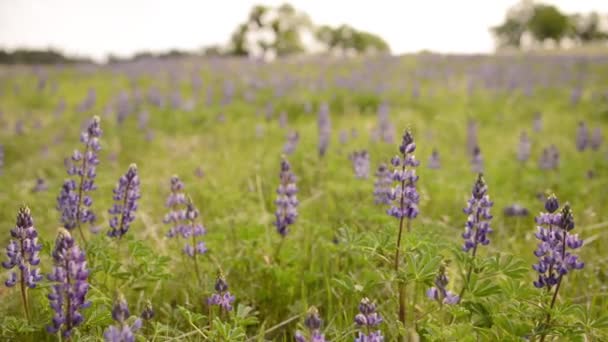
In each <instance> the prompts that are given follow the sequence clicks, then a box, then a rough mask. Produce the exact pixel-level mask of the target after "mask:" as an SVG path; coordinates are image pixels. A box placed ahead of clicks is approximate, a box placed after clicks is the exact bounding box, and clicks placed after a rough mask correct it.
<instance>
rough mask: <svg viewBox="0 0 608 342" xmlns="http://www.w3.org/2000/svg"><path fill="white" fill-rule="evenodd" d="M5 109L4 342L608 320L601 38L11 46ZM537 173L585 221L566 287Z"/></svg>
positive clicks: (0, 300)
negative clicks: (558, 47) (88, 57)
mask: <svg viewBox="0 0 608 342" xmlns="http://www.w3.org/2000/svg"><path fill="white" fill-rule="evenodd" d="M0 111H1V113H2V114H1V116H0V144H1V148H2V150H1V151H2V154H1V159H0V161H1V171H0V172H1V174H0V189H1V190H0V200H1V203H2V209H1V210H0V222H1V224H2V227H3V228H2V229H1V230H0V232H1V234H0V243H1V245H2V248H3V250H4V248H5V246H9V247H7V253H2V258H1V260H2V261H3V262H4V261H6V260H9V262H8V263H5V264H3V265H4V266H5V268H7V269H6V270H5V269H4V268H3V269H2V272H1V273H0V274H1V275H2V282H3V283H4V281H5V280H6V279H8V280H9V283H10V280H11V279H10V278H11V277H12V273H11V272H15V273H14V274H15V277H17V278H15V279H17V282H16V284H15V285H14V286H10V287H9V286H7V287H5V286H4V285H3V286H2V287H0V327H1V328H0V339H1V340H3V341H47V340H48V341H53V340H70V339H72V340H75V341H98V340H103V339H104V338H105V339H106V340H109V341H129V340H136V341H293V340H294V338H296V340H297V341H316V342H318V341H325V340H327V341H353V340H355V341H361V342H363V341H370V342H371V341H382V340H384V341H399V340H401V339H403V340H408V341H418V340H421V341H521V340H530V341H543V340H547V341H602V340H603V341H606V340H608V314H607V312H606V308H607V307H608V298H607V296H606V293H607V287H608V270H607V267H608V252H606V250H605V249H604V248H606V247H607V246H608V234H607V233H606V232H607V229H608V211H607V209H608V191H607V190H608V148H607V147H606V146H607V143H606V142H605V141H602V140H605V139H602V134H604V135H605V134H607V133H606V132H608V57H606V56H605V55H603V54H596V55H567V54H551V55H523V54H514V55H509V56H506V55H505V56H501V55H475V56H474V55H450V56H448V55H445V56H443V55H433V54H419V55H408V56H401V57H390V56H375V57H365V58H363V57H361V58H351V59H338V58H331V57H310V58H302V59H295V58H294V59H287V60H282V61H277V62H272V63H264V62H260V61H255V60H239V59H228V58H227V59H213V58H209V59H166V60H159V59H150V60H141V61H138V62H133V63H122V64H112V65H103V66H98V65H71V66H70V65H66V66H52V67H25V66H12V67H8V66H3V67H1V68H0ZM95 116H97V117H98V118H99V121H95V120H97V119H93V118H94V117H95ZM97 123H98V124H99V127H100V129H101V131H99V127H93V126H95V125H96V124H97ZM406 130H408V132H409V133H407V134H406V133H405V132H406ZM82 132H85V134H84V135H81V133H82ZM87 132H88V133H87ZM524 132H525V137H526V138H522V134H523V133H524ZM404 135H406V136H407V137H406V139H405V140H407V141H406V142H404V141H403V140H404ZM410 137H412V138H413V141H414V143H415V148H414V147H413V146H412V141H411V140H408V139H410ZM522 139H523V140H522ZM93 140H95V141H93ZM97 143H98V144H99V146H100V150H99V151H98V152H97V150H96V144H97ZM400 146H401V150H400ZM74 150H78V151H80V153H76V154H75V153H74ZM87 151H88V152H87ZM434 151H435V152H434ZM395 155H399V156H401V159H400V161H399V160H397V161H393V162H394V163H395V164H393V165H396V166H393V165H391V159H392V158H393V157H394V156H395ZM412 155H415V158H416V159H417V160H418V161H419V162H420V165H418V166H416V163H415V162H412V159H411V156H412ZM433 155H434V156H433ZM408 158H409V159H408ZM398 159H399V158H398ZM83 160H85V161H89V165H87V163H86V162H82V161H83ZM282 161H285V162H283V164H282ZM404 162H405V164H406V166H407V170H408V172H407V173H405V174H401V177H402V178H403V177H405V178H403V179H401V178H399V170H402V165H403V164H404ZM132 164H135V165H136V168H135V166H133V167H131V168H130V165H132ZM287 164H289V166H290V169H289V171H288V170H287ZM381 164H384V165H386V169H387V170H388V172H389V176H386V174H384V176H380V178H381V179H378V177H377V173H378V171H377V170H378V168H379V167H380V165H381ZM66 166H67V171H70V172H69V173H68V172H66ZM91 166H93V168H94V169H96V172H94V171H91ZM354 166H356V170H355V167H354ZM79 168H84V169H85V170H84V171H82V169H79ZM282 168H283V173H282V174H280V173H281V169H282ZM70 169H71V170H70ZM127 170H130V172H131V174H130V175H126V176H123V175H125V173H127ZM393 170H397V173H396V174H397V176H396V177H393V179H396V180H398V182H394V183H393V182H392V180H391V178H390V177H391V176H390V173H392V172H393ZM404 170H405V168H404ZM412 170H415V175H416V176H417V177H418V178H417V180H416V176H415V175H414V174H413V173H412V172H413V171H412ZM355 171H357V172H355ZM79 172H80V173H79ZM134 172H136V173H137V177H138V181H133V182H131V183H129V182H130V180H133V173H134ZM288 172H292V173H293V175H295V177H292V175H289V174H287V173H288ZM386 172H387V171H385V173H386ZM479 172H482V173H483V180H485V183H487V188H486V187H485V186H484V185H483V183H481V182H483V180H481V178H478V177H479V176H478V173H479ZM83 174H84V176H83ZM121 176H123V179H122V181H121V182H120V183H121V184H123V188H121V189H122V190H120V189H118V190H117V191H115V192H113V190H114V189H115V188H116V187H117V183H119V178H120V177H121ZM174 176H178V177H179V180H180V181H181V182H183V188H182V187H181V186H180V185H181V184H179V182H178V180H177V179H176V178H174V179H173V189H172V181H171V179H172V177H174ZM129 177H131V178H129ZM382 177H385V178H382ZM386 177H389V178H386ZM406 178H407V179H406ZM67 179H73V180H75V182H74V183H73V184H75V186H76V187H75V188H69V187H66V184H67V183H65V181H66V180H67ZM82 179H84V182H83V181H82ZM478 179H479V181H478ZM92 180H94V185H92V184H88V185H89V186H87V183H88V182H90V181H92ZM402 180H403V182H402ZM383 182H384V183H383ZM476 182H477V183H476ZM68 183H69V182H68ZM294 183H295V184H294ZM398 183H402V186H401V187H398V188H397V193H395V192H392V193H391V192H390V191H388V193H387V194H388V195H387V196H388V199H386V198H385V201H384V202H383V200H382V199H379V197H378V196H381V195H382V191H387V190H386V188H385V189H384V190H382V189H380V190H379V187H380V185H381V184H384V185H387V184H391V185H393V184H394V185H397V184H398ZM406 183H407V184H406ZM125 184H127V185H126V187H127V189H126V190H125V189H124V186H125ZM128 184H131V186H132V187H131V188H130V189H129V185H128ZM280 184H283V185H282V186H280ZM83 185H84V188H85V189H83ZM404 185H407V186H408V189H410V190H411V191H413V192H411V193H410V192H408V193H407V194H405V192H402V191H400V189H402V188H403V186H404ZM474 185H475V186H474ZM134 188H138V189H137V190H138V191H136V190H134ZM296 188H297V200H295V198H294V196H296V195H295V191H296ZM277 189H278V193H279V194H278V196H279V200H278V201H277ZM412 189H413V190H412ZM472 189H473V199H472V200H470V199H471V197H472ZM375 190H376V191H375ZM410 190H408V191H410ZM486 190H487V193H486ZM476 191H478V192H479V191H481V192H483V195H485V194H487V195H489V199H490V200H491V201H492V202H493V205H492V204H491V203H489V201H487V198H486V197H483V200H481V198H482V197H478V198H476V197H475V192H476ZM170 194H172V196H170ZM391 194H392V195H391ZM552 194H554V195H555V196H556V197H557V199H558V201H559V211H555V210H554V211H555V214H552V215H561V216H559V217H558V218H557V219H556V220H557V221H556V222H555V226H556V227H560V229H562V228H563V229H562V230H563V234H564V235H563V236H564V237H565V236H566V234H568V235H570V234H578V237H579V238H580V239H582V240H583V245H582V247H581V246H577V245H576V243H574V242H573V243H570V240H568V241H569V242H568V247H569V249H568V250H569V252H571V253H572V254H576V255H578V256H579V259H578V260H580V261H582V262H584V267H582V265H580V264H577V263H574V262H573V263H572V264H571V265H570V266H572V267H570V266H564V264H561V266H555V267H556V268H557V267H564V271H563V272H562V271H561V268H560V272H559V273H558V275H559V284H558V285H557V289H556V288H555V285H556V284H555V283H554V284H550V285H547V284H545V285H546V286H544V285H542V284H541V286H539V287H540V288H538V287H537V286H535V284H534V281H537V279H538V274H539V273H538V272H537V271H538V269H537V270H535V269H533V267H532V266H533V265H534V264H536V263H537V262H538V261H537V260H538V257H537V256H536V255H535V253H534V252H535V250H537V247H538V244H539V240H538V238H537V236H536V235H538V234H537V226H538V225H539V223H537V222H538V221H535V217H536V216H537V215H539V213H541V212H547V211H548V210H549V209H546V208H548V207H550V206H548V205H547V203H546V202H550V201H552V200H553V197H550V195H552ZM375 195H376V196H375ZM62 196H63V197H62ZM87 196H90V197H88V198H87ZM113 196H114V197H115V199H113ZM391 196H392V197H391ZM402 196H404V197H405V199H403V198H401V197H402ZM168 197H169V198H168ZM66 198H67V199H66ZM389 200H394V202H393V205H394V206H396V207H395V208H396V209H398V210H397V212H399V210H401V212H403V210H404V201H405V202H406V204H408V205H409V206H410V209H411V210H410V211H409V212H408V213H406V214H405V216H406V217H405V218H403V219H399V218H398V219H395V217H393V216H391V215H389V214H387V210H389V207H390V205H389V204H388V202H389ZM476 200H481V201H482V202H476ZM70 201H71V202H70ZM123 201H124V202H123ZM468 201H469V202H468ZM483 201H486V202H483ZM115 202H116V203H117V206H116V207H114V210H110V209H111V208H113V205H114V203H115ZM130 202H136V203H131V205H130V206H129V205H127V203H130ZM277 202H278V203H277ZM391 202H392V201H391ZM66 203H67V204H66ZM467 203H469V205H470V206H474V210H477V209H475V208H478V207H475V206H478V205H481V206H482V207H484V206H485V207H484V208H485V209H484V210H485V211H484V212H483V213H482V214H481V216H482V217H483V218H480V214H479V212H477V213H478V214H477V217H475V214H474V213H473V214H470V212H469V214H470V215H469V214H465V213H464V212H463V208H465V207H467ZM479 203H481V204H479ZM567 204H569V206H567ZM22 206H27V207H28V208H29V211H28V210H27V209H25V208H24V207H22ZM490 206H491V208H490ZM127 207H128V209H126V208H127ZM277 207H278V209H277ZM20 208H21V209H20ZM58 208H59V209H60V210H61V211H60V210H58ZM74 208H75V209H74ZM564 208H565V209H564ZM568 208H571V211H572V213H573V217H574V223H575V225H574V229H571V228H572V226H568V225H567V224H564V225H565V226H562V223H563V222H564V220H566V219H565V218H566V217H569V216H568V215H569V212H568V210H569V209H568ZM70 210H76V211H75V212H76V213H77V214H74V213H75V212H74V211H70ZM109 210H110V211H109ZM277 210H278V214H277V215H275V212H277ZM412 210H413V211H416V213H414V212H413V211H412ZM487 211H489V212H490V213H491V216H493V217H492V218H490V217H489V215H486V214H488V213H487ZM18 212H19V213H20V214H19V215H20V217H21V218H20V219H19V218H18V221H19V220H20V221H19V222H17V226H18V228H19V227H21V228H24V227H23V223H24V222H25V223H28V222H29V221H28V220H27V219H24V217H25V216H28V215H31V217H32V218H33V226H34V227H35V229H36V230H37V234H38V237H37V241H38V243H39V244H41V248H40V251H35V252H32V253H33V254H39V259H40V261H39V264H38V263H37V262H32V260H31V259H32V258H30V261H29V264H28V262H27V261H23V260H21V261H20V262H14V263H13V264H11V262H10V259H11V258H13V259H15V258H19V257H23V254H24V253H25V252H23V251H24V250H27V248H28V246H26V245H23V239H24V238H23V237H22V236H19V234H16V233H15V234H14V235H13V236H11V233H10V231H11V229H13V228H14V227H15V226H16V219H15V218H16V217H17V215H18ZM62 212H63V215H62ZM170 212H173V214H170V215H169V216H166V215H167V213H170ZM296 212H297V217H296ZM550 212H551V211H550ZM92 213H94V216H93V215H91V214H92ZM394 213H395V210H393V214H394ZM514 214H515V215H514ZM70 215H72V216H70ZM74 215H75V216H74ZM115 215H117V216H118V217H119V219H120V221H114V222H111V220H112V217H113V216H115ZM172 215H173V216H172ZM397 216H399V215H398V214H397ZM401 216H403V215H401ZM125 217H127V219H125ZM277 217H278V218H279V219H278V221H282V222H279V223H278V224H277ZM560 218H561V220H562V221H559V220H560ZM467 220H469V221H470V222H472V223H471V229H472V230H473V232H474V235H475V238H478V237H479V236H478V232H479V230H480V229H481V230H483V229H485V230H486V233H487V228H488V226H487V224H489V226H490V227H491V230H492V232H489V233H487V238H488V239H489V243H488V244H486V243H487V241H482V240H483V239H481V237H479V238H480V240H476V241H474V242H473V244H474V249H473V250H474V252H473V253H471V252H472V251H471V250H468V251H464V250H463V248H462V247H463V244H464V243H465V240H464V239H463V236H462V235H463V233H464V232H465V225H466V223H467ZM131 221H132V222H131ZM540 221H541V222H540V224H541V225H542V219H541V220H540ZM558 221H559V222H558ZM20 222H21V226H20ZM117 222H118V224H117ZM167 222H168V223H167ZM560 222H562V223H560ZM400 224H402V225H403V226H402V228H403V229H402V230H403V231H402V238H401V241H400V242H399V244H398V243H397V241H398V239H399V234H400V228H399V227H400ZM111 225H112V226H117V225H119V226H120V227H119V229H117V227H114V228H113V229H112V228H111ZM200 225H202V226H204V229H203V228H202V227H201V226H200ZM566 226H567V227H566ZM172 227H173V228H172ZM406 227H407V228H410V229H407V228H406ZM25 228H27V227H25ZM190 228H191V230H189V229H190ZM15 229H17V228H15ZM197 229H198V230H197ZM548 229H549V230H552V229H556V231H557V228H551V227H549V228H548ZM278 230H279V231H281V232H282V233H283V234H280V233H279V232H278ZM562 230H559V232H560V233H559V234H557V235H556V236H557V238H556V239H557V242H556V243H557V244H558V245H559V244H560V243H561V242H559V239H560V238H561V236H562V235H561V232H562ZM29 231H30V232H31V231H32V230H31V228H29ZM68 231H69V233H68ZM117 231H118V232H119V233H116V232H117ZM109 232H113V233H112V234H114V235H113V236H109V234H108V233H109ZM535 234H536V235H535ZM70 235H71V236H70ZM168 235H169V236H168ZM469 238H470V237H469ZM19 239H21V240H19ZM32 239H34V240H35V238H33V237H31V236H30V240H29V241H30V242H28V243H30V244H34V245H36V242H35V241H34V240H32ZM573 239H574V238H573ZM11 240H14V241H17V243H21V245H19V246H21V252H20V253H21V256H19V255H17V256H15V255H16V254H19V253H17V252H15V251H14V250H13V252H12V256H11V251H10V248H12V247H10V246H18V245H13V244H9V241H11ZM19 241H21V242H19ZM190 241H192V244H190ZM562 241H563V240H562ZM573 241H574V240H573ZM200 242H203V243H204V244H201V243H200ZM545 242H547V241H545ZM184 244H187V245H188V246H189V247H184ZM398 245H399V247H398ZM24 246H25V247H24ZM62 246H63V247H62ZM560 246H561V247H560ZM554 247H555V246H554ZM570 247H578V248H573V249H571V250H570ZM15 248H17V247H15ZM24 248H25V249H24ZM29 248H30V249H33V250H36V249H37V248H36V247H35V246H34V247H31V246H29ZM62 248H63V249H62ZM560 248H563V249H564V251H565V250H566V249H565V245H564V244H561V245H559V246H558V248H557V249H560ZM397 249H398V250H399V256H398V259H396V250H397ZM62 251H63V252H62ZM15 253H16V254H15ZM32 253H30V254H32ZM25 254H27V253H25ZM537 254H538V253H537ZM558 254H559V253H558ZM545 255H547V254H545ZM563 256H564V255H563V254H562V255H561V257H563ZM30 257H31V255H30ZM36 257H37V256H35V257H33V259H36ZM539 257H540V256H539ZM70 258H72V259H70ZM553 258H554V259H555V258H556V257H555V256H553ZM557 258H558V259H559V257H557ZM22 259H23V258H22ZM545 262H546V263H549V264H551V263H553V264H552V265H551V266H550V268H551V269H550V270H549V271H548V272H549V273H550V272H552V271H553V267H554V266H553V265H557V264H555V262H556V261H555V260H545ZM395 263H396V264H397V265H395ZM15 264H17V265H15ZM75 265H78V266H75ZM62 267H63V268H65V269H63V270H62ZM74 267H76V268H77V270H75V269H74ZM24 269H27V270H28V272H30V273H31V272H32V270H33V269H39V270H40V271H39V274H35V275H34V276H32V278H31V279H29V281H30V282H33V283H35V284H31V285H35V287H33V286H32V288H27V287H28V286H24V282H26V283H27V282H28V279H25V280H24V279H23V278H22V277H21V274H23V272H24V271H23V270H24ZM5 271H6V272H5ZM544 271H545V272H547V271H546V270H544ZM62 272H63V273H62ZM66 272H67V274H68V275H67V278H66V276H65V274H66ZM49 274H51V277H48V275H49ZM70 274H73V276H74V277H75V278H76V280H75V279H74V278H72V279H70ZM62 276H63V277H62ZM445 276H447V279H446V277H445ZM60 278H61V279H63V282H64V283H65V284H63V285H62V284H61V282H62V280H61V279H60ZM66 279H67V280H66ZM448 279H449V280H448ZM9 285H10V284H9ZM20 285H21V286H20ZM26 285H27V284H26ZM431 288H434V290H431V291H429V289H431ZM557 291H559V292H558V294H557V295H554V294H555V293H556V292H557ZM24 294H26V295H24ZM455 295H458V296H459V297H458V298H456V299H454V296H455ZM74 296H76V297H80V298H78V300H75V299H74V298H73V297H74ZM232 296H234V297H232ZM49 298H50V299H49ZM70 298H71V301H70ZM363 298H369V300H370V302H373V303H375V305H374V304H370V303H369V302H367V301H363V302H362V299H363ZM66 300H67V303H66ZM552 300H554V303H553V305H551V301H552ZM50 302H51V304H53V303H54V304H53V305H50ZM86 302H90V304H87V303H86ZM24 303H27V306H24ZM115 303H118V304H115ZM127 303H128V308H129V310H125V309H126V307H125V305H127ZM70 305H71V306H70ZM52 307H53V308H52ZM24 308H25V309H24ZM366 310H367V311H366ZM374 312H375V313H374ZM119 313H122V314H119ZM358 314H359V316H357V315H358ZM378 315H379V316H381V317H382V321H381V322H380V321H379V319H378ZM76 316H78V317H77V318H75V317H76ZM319 319H320V320H322V322H319ZM53 320H55V321H54V322H53ZM111 326H113V327H114V328H110V327H111ZM380 335H382V336H383V338H381V337H380ZM296 336H297V337H296Z"/></svg>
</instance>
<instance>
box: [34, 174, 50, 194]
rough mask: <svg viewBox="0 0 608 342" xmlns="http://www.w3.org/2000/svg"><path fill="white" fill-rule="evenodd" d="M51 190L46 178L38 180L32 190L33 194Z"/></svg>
mask: <svg viewBox="0 0 608 342" xmlns="http://www.w3.org/2000/svg"><path fill="white" fill-rule="evenodd" d="M48 189H49V186H48V184H47V183H46V180H45V179H44V178H40V177H38V178H36V184H35V185H34V187H33V188H32V192H33V193H37V192H43V191H47V190H48Z"/></svg>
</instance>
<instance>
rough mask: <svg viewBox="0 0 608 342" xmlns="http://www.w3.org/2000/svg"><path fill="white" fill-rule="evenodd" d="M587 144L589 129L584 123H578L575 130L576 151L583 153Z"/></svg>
mask: <svg viewBox="0 0 608 342" xmlns="http://www.w3.org/2000/svg"><path fill="white" fill-rule="evenodd" d="M588 145H590V144H589V129H587V125H586V124H585V122H583V121H580V122H579V123H578V128H577V130H576V149H577V150H579V151H581V152H582V151H584V150H585V149H586V148H587V146H588Z"/></svg>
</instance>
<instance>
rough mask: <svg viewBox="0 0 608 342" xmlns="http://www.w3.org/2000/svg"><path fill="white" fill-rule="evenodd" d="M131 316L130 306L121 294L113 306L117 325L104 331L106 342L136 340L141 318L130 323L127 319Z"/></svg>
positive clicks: (113, 315) (129, 341)
mask: <svg viewBox="0 0 608 342" xmlns="http://www.w3.org/2000/svg"><path fill="white" fill-rule="evenodd" d="M129 317H131V313H130V312H129V306H128V304H127V300H126V299H125V297H124V296H123V295H122V294H120V295H119V296H118V298H117V299H116V301H115V302H114V307H113V308H112V318H113V319H114V321H116V323H117V324H116V325H111V326H110V327H108V328H107V329H106V331H105V332H104V333H103V337H104V340H105V341H106V342H134V341H135V336H134V333H135V332H137V331H138V330H139V329H140V328H141V326H142V321H141V318H139V317H138V318H136V319H135V321H134V322H133V324H131V325H129V324H128V322H127V320H128V319H129Z"/></svg>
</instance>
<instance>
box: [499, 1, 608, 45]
mask: <svg viewBox="0 0 608 342" xmlns="http://www.w3.org/2000/svg"><path fill="white" fill-rule="evenodd" d="M491 31H492V33H493V34H494V37H495V38H496V41H497V45H498V47H499V48H503V47H514V48H521V47H524V45H526V44H528V45H535V44H536V45H539V44H540V45H542V44H544V43H546V42H547V41H551V42H553V43H555V44H556V45H557V46H561V45H562V43H563V42H564V41H565V40H568V41H569V42H570V43H571V44H575V45H585V44H590V43H606V42H608V14H599V13H597V12H591V13H575V14H565V13H562V12H561V11H560V10H559V9H558V8H557V7H555V6H552V5H546V4H542V3H536V2H534V1H532V0H522V1H520V2H519V3H518V4H516V5H515V6H513V7H511V8H510V9H509V10H508V12H507V14H506V16H505V20H504V22H503V23H502V24H500V25H498V26H495V27H492V29H491Z"/></svg>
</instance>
